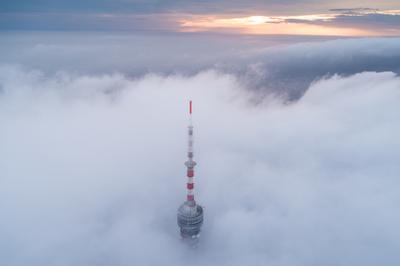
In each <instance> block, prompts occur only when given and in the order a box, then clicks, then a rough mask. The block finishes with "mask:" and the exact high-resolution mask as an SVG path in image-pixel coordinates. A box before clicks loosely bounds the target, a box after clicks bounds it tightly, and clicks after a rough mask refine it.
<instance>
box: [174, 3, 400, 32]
mask: <svg viewBox="0 0 400 266" xmlns="http://www.w3.org/2000/svg"><path fill="white" fill-rule="evenodd" d="M331 11H336V12H333V13H330V14H308V15H296V16H261V15H253V16H248V17H228V18H227V17H222V18H220V17H218V16H195V17H192V18H189V19H182V20H181V21H180V25H181V27H182V28H183V31H213V30H217V31H229V32H239V33H251V34H294V35H338V36H379V35H382V31H376V30H369V29H367V28H357V27H351V26H349V27H343V26H342V27H340V26H338V25H335V19H336V18H339V17H358V16H366V15H373V14H375V15H376V14H379V15H388V16H398V15H400V12H399V10H377V9H369V8H366V9H332V10H331ZM322 23H324V24H322ZM399 33H400V30H397V31H391V32H388V33H387V35H398V34H399Z"/></svg>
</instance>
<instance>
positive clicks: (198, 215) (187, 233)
mask: <svg viewBox="0 0 400 266" xmlns="http://www.w3.org/2000/svg"><path fill="white" fill-rule="evenodd" d="M192 111H193V105H192V101H190V102H189V116H190V117H189V119H190V121H189V127H188V151H187V156H188V160H187V161H186V162H185V165H186V177H187V183H186V188H187V195H186V201H185V202H184V203H183V204H182V205H181V206H180V207H179V208H178V212H177V222H178V226H179V228H180V232H181V237H182V239H183V240H188V241H189V243H190V244H191V245H193V244H196V242H197V240H198V238H199V235H200V230H201V226H202V224H203V208H202V207H201V206H200V205H199V204H196V201H195V200H194V191H193V190H194V182H193V178H194V167H195V166H196V162H195V161H194V160H193V156H194V155H193V125H192Z"/></svg>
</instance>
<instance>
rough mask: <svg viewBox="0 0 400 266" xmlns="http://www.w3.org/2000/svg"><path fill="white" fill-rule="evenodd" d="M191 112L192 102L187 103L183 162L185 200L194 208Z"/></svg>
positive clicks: (194, 163)
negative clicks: (187, 118) (186, 148)
mask: <svg viewBox="0 0 400 266" xmlns="http://www.w3.org/2000/svg"><path fill="white" fill-rule="evenodd" d="M192 111H193V104H192V101H190V102H189V127H188V153H187V156H188V160H187V161H186V162H185V165H186V167H187V172H186V173H187V175H186V176H187V184H186V187H187V197H186V200H187V201H188V202H189V205H190V206H195V205H196V201H195V200H194V182H193V178H194V167H195V166H196V162H195V161H194V160H193V156H194V154H193V125H192Z"/></svg>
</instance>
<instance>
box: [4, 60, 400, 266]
mask: <svg viewBox="0 0 400 266" xmlns="http://www.w3.org/2000/svg"><path fill="white" fill-rule="evenodd" d="M240 84H241V83H240V82H238V81H237V79H236V78H235V76H232V75H227V74H221V73H217V72H213V71H206V72H201V73H199V74H197V75H195V76H192V77H185V76H178V75H171V76H166V77H165V76H164V77H161V76H157V75H148V76H145V77H143V78H140V79H129V78H126V77H125V76H124V75H119V74H114V75H93V76H84V75H74V74H68V73H66V72H60V73H58V74H55V75H52V76H46V75H43V74H42V73H41V72H40V71H31V70H26V69H22V68H16V67H10V66H2V67H1V68H0V90H1V94H0V127H1V131H0V147H1V149H0V170H1V177H0V236H1V237H0V257H1V261H2V264H4V265H7V266H12V265H18V266H19V265H21V266H22V265H31V266H36V265H37V266H39V265H40V266H55V265H57V266H58V265H60V266H64V265H75V266H80V265H82V266H87V265H96V266H98V265H121V266H124V265H174V266H178V265H188V264H191V265H229V266H232V265H267V264H268V265H282V266H283V265H288V266H289V265H290V266H293V265H304V266H306V265H307V266H309V265H371V266H372V265H374V266H375V265H386V266H388V265H398V263H399V259H398V247H399V245H400V234H399V230H397V228H398V224H399V223H400V215H399V213H398V205H399V202H400V193H399V185H400V181H399V179H398V174H399V173H400V166H399V163H398V161H399V158H400V141H399V138H398V136H399V134H400V116H399V115H398V114H399V113H400V89H399V88H400V78H399V77H397V76H396V75H395V74H394V73H391V72H383V73H373V72H365V73H360V74H357V75H353V76H350V77H340V76H333V77H332V78H329V79H325V80H321V81H318V82H316V83H314V84H313V85H312V86H311V87H310V89H309V90H308V91H307V92H306V93H305V95H304V96H303V97H302V98H300V99H299V100H298V101H296V102H293V103H292V104H290V105H286V104H283V103H281V102H280V101H279V100H276V99H268V100H264V101H263V102H261V103H260V104H258V105H253V104H251V102H252V99H254V97H257V95H256V94H252V93H250V92H249V91H248V90H246V89H244V88H242V87H241V85H240ZM189 98H190V99H193V101H194V103H195V110H194V112H195V114H194V125H195V140H196V142H195V151H196V153H195V157H196V160H197V161H198V167H197V179H196V180H197V182H196V193H197V195H196V196H197V200H198V202H199V203H201V204H202V205H204V207H205V224H204V227H203V233H202V239H201V243H200V246H199V247H198V249H196V250H189V249H188V248H187V247H185V246H184V245H182V244H181V243H180V242H179V239H178V228H177V225H176V220H175V219H176V216H175V214H176V209H177V207H178V205H179V204H180V203H181V202H182V201H183V200H184V199H185V168H184V165H183V161H184V160H185V144H186V128H185V127H186V122H187V114H186V112H187V106H186V105H187V100H188V99H189Z"/></svg>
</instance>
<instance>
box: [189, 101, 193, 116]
mask: <svg viewBox="0 0 400 266" xmlns="http://www.w3.org/2000/svg"><path fill="white" fill-rule="evenodd" d="M189 114H192V101H189Z"/></svg>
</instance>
